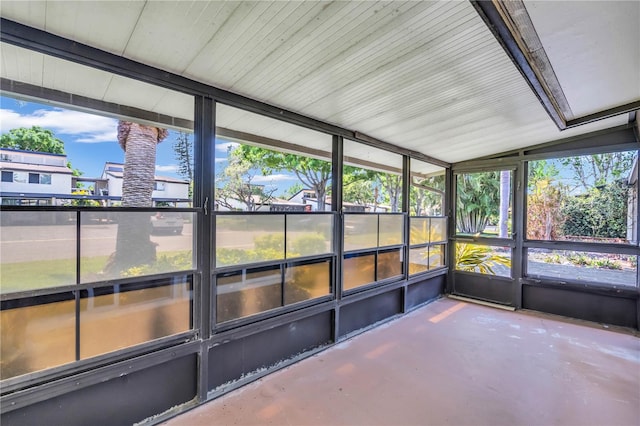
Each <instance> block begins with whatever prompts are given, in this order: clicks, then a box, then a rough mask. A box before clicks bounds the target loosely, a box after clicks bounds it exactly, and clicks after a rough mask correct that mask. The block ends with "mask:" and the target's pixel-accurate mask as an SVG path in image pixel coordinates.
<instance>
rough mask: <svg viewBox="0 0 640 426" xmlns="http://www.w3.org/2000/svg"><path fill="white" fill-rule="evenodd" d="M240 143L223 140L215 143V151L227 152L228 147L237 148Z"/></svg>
mask: <svg viewBox="0 0 640 426" xmlns="http://www.w3.org/2000/svg"><path fill="white" fill-rule="evenodd" d="M239 146H240V144H239V143H237V142H224V143H217V144H216V151H221V152H227V151H228V150H229V148H232V149H234V148H237V147H239Z"/></svg>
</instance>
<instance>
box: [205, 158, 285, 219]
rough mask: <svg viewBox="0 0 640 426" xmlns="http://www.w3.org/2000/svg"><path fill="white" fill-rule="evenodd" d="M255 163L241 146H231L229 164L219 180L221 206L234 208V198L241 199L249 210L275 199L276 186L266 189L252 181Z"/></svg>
mask: <svg viewBox="0 0 640 426" xmlns="http://www.w3.org/2000/svg"><path fill="white" fill-rule="evenodd" d="M254 168H255V165H254V164H253V163H252V162H250V161H249V160H247V159H246V158H245V152H243V150H241V149H240V147H236V148H229V150H228V165H227V167H225V168H224V170H222V171H221V172H220V173H219V174H218V176H217V179H216V180H217V181H218V185H219V187H218V188H217V189H216V201H217V203H218V204H220V205H221V206H224V207H226V208H228V209H234V208H235V206H234V204H233V202H232V201H233V200H236V201H240V202H241V203H243V204H244V205H245V207H246V210H247V211H254V210H257V208H258V207H259V206H260V205H261V204H264V203H268V202H269V201H271V200H272V199H273V193H274V192H275V191H276V188H272V189H269V190H267V189H265V187H264V186H262V185H256V184H254V183H252V180H253V179H254V177H255V172H254Z"/></svg>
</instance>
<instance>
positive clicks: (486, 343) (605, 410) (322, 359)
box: [164, 299, 640, 426]
mask: <svg viewBox="0 0 640 426" xmlns="http://www.w3.org/2000/svg"><path fill="white" fill-rule="evenodd" d="M164 424H165V425H169V426H179V425H188V426H197V425H323V426H324V425H367V426H369V425H492V426H493V425H572V426H573V425H635V426H637V425H640V339H639V338H638V333H637V332H633V331H630V330H626V329H624V330H623V329H616V328H613V327H610V328H608V329H607V327H606V326H599V325H597V324H589V323H582V322H579V321H568V320H562V319H560V318H557V317H551V316H546V315H541V314H535V313H530V312H508V311H503V310H500V309H495V308H490V307H485V306H479V305H475V304H469V303H465V302H460V301H456V300H451V299H440V300H438V301H436V302H433V303H431V304H429V305H427V306H425V307H423V308H420V309H418V310H416V311H414V312H412V313H411V314H409V315H406V316H405V317H402V318H400V319H398V320H395V321H392V322H390V323H387V324H385V325H382V326H380V327H377V328H375V329H373V330H371V331H369V332H367V333H364V334H361V335H359V336H357V337H355V338H353V339H350V340H348V341H346V342H343V343H340V344H338V345H336V346H334V347H332V348H330V349H328V350H326V351H323V352H321V353H319V354H317V355H315V356H313V357H310V358H308V359H306V360H303V361H301V362H298V363H296V364H294V365H292V366H290V367H288V368H285V369H283V370H281V371H279V372H276V373H274V374H271V375H269V376H267V377H265V378H263V379H261V380H259V381H256V382H254V383H252V384H249V385H247V386H245V387H243V388H240V389H238V390H236V391H234V392H231V393H229V394H227V395H225V396H223V397H220V398H218V399H216V400H214V401H212V402H209V403H207V404H205V405H203V406H200V407H198V408H195V409H193V410H191V411H189V412H187V413H184V414H182V415H180V416H178V417H175V418H173V419H171V420H170V421H168V422H166V423H164Z"/></svg>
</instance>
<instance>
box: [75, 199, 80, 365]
mask: <svg viewBox="0 0 640 426" xmlns="http://www.w3.org/2000/svg"><path fill="white" fill-rule="evenodd" d="M80 217H81V215H80V210H76V285H78V284H80V281H81V280H80V272H81V271H80V225H81V223H80ZM74 296H75V301H76V341H75V345H76V361H80V290H77V289H76V290H75V291H74Z"/></svg>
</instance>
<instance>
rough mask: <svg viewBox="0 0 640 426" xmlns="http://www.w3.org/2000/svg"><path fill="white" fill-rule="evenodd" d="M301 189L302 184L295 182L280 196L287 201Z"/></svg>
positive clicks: (302, 187)
mask: <svg viewBox="0 0 640 426" xmlns="http://www.w3.org/2000/svg"><path fill="white" fill-rule="evenodd" d="M303 189H304V185H302V183H300V182H296V183H294V184H293V185H291V186H290V187H289V188H287V190H286V191H285V192H284V193H283V194H282V196H283V197H286V198H287V199H290V198H291V197H293V196H294V195H296V194H297V193H298V192H300V191H302V190H303Z"/></svg>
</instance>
